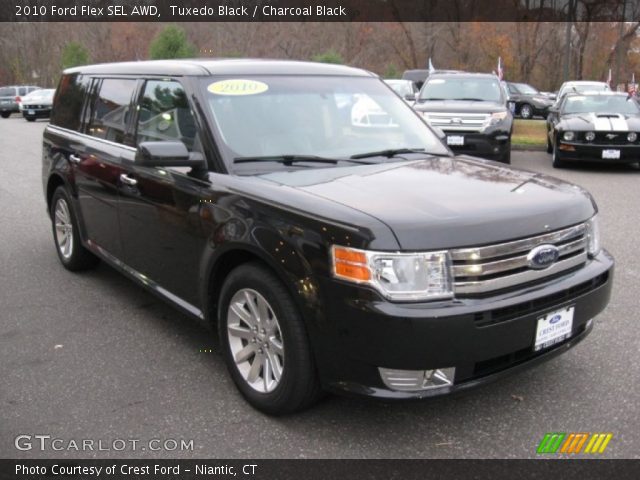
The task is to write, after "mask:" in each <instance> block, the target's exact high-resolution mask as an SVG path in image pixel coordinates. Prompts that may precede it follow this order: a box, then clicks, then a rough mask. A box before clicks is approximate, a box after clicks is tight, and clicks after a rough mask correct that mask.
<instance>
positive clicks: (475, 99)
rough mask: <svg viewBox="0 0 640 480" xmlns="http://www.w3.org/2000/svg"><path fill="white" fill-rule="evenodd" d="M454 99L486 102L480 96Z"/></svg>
mask: <svg viewBox="0 0 640 480" xmlns="http://www.w3.org/2000/svg"><path fill="white" fill-rule="evenodd" d="M454 100H459V101H461V102H486V100H484V99H482V98H455V99H454Z"/></svg>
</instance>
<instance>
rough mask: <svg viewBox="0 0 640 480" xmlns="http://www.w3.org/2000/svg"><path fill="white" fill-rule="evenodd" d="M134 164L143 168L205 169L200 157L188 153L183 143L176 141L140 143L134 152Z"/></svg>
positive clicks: (196, 154) (202, 159)
mask: <svg viewBox="0 0 640 480" xmlns="http://www.w3.org/2000/svg"><path fill="white" fill-rule="evenodd" d="M135 161H136V163H138V164H140V165H144V166H145V167H191V168H205V166H206V164H205V161H204V158H203V157H202V155H200V154H198V153H189V150H187V147H186V145H185V144H184V143H182V142H180V141H178V140H168V141H160V142H142V143H141V144H140V145H138V150H137V152H136V160H135Z"/></svg>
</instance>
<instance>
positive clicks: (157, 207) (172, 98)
mask: <svg viewBox="0 0 640 480" xmlns="http://www.w3.org/2000/svg"><path fill="white" fill-rule="evenodd" d="M136 110H137V117H136V122H135V123H136V125H135V133H136V135H135V143H136V145H137V144H139V143H140V142H148V141H163V140H180V141H182V142H183V143H184V144H185V145H186V146H187V149H188V150H189V151H190V152H196V154H197V153H200V154H201V153H202V145H201V142H200V137H199V135H198V133H197V128H196V122H195V120H194V115H193V112H192V109H191V105H190V102H189V100H188V98H187V94H186V91H185V88H184V87H183V85H182V83H181V82H180V81H179V80H169V79H162V80H159V79H148V80H147V81H146V82H145V83H144V85H143V86H142V89H141V94H140V99H139V102H138V105H137V107H136ZM131 160H133V157H131ZM122 168H123V171H122V172H123V176H122V182H121V183H120V185H119V190H120V203H119V208H120V229H121V237H122V243H123V248H124V258H125V261H126V263H127V265H129V266H130V267H131V268H133V269H134V270H136V271H137V272H138V273H140V274H142V275H144V276H145V277H147V278H148V279H150V280H152V281H153V282H154V283H155V284H156V286H159V287H161V288H162V289H163V290H165V292H164V293H165V295H166V294H167V291H168V292H169V296H170V297H172V298H173V299H174V300H175V301H177V302H178V303H180V304H182V306H183V307H184V308H186V309H187V310H190V311H192V313H194V314H196V315H198V314H199V312H198V311H197V308H196V309H194V308H193V306H194V305H198V303H199V297H198V285H199V268H200V260H201V257H202V252H203V250H204V248H205V246H206V239H205V237H204V235H203V232H202V230H201V224H200V217H199V213H200V210H201V199H202V198H203V197H204V196H205V195H206V194H207V191H208V187H209V183H208V182H207V181H206V179H198V178H195V177H194V176H193V175H190V169H189V168H156V167H144V166H141V165H138V164H136V163H135V162H133V161H132V162H126V163H124V164H123V165H122ZM175 297H179V298H177V299H176V298H175ZM180 299H182V300H186V302H188V304H189V305H185V304H184V302H181V301H180Z"/></svg>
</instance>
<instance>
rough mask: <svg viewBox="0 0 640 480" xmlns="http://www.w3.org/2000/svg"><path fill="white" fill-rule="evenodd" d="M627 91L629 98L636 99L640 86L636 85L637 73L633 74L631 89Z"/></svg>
mask: <svg viewBox="0 0 640 480" xmlns="http://www.w3.org/2000/svg"><path fill="white" fill-rule="evenodd" d="M627 91H628V92H629V96H631V97H635V96H636V95H637V94H638V86H637V85H636V74H635V73H632V74H631V83H630V84H629V87H628V88H627Z"/></svg>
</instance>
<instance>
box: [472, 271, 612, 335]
mask: <svg viewBox="0 0 640 480" xmlns="http://www.w3.org/2000/svg"><path fill="white" fill-rule="evenodd" d="M608 279H609V272H605V273H603V274H602V275H598V276H597V277H595V278H592V279H591V280H588V281H586V282H583V283H580V284H578V285H576V286H574V287H571V288H568V289H566V290H561V291H560V292H557V293H554V294H553V295H547V296H546V297H542V298H536V299H535V300H530V301H528V302H523V303H518V304H517V305H510V306H508V307H504V308H498V309H496V310H489V311H486V312H477V313H476V314H475V315H474V323H475V325H476V326H477V327H480V328H482V327H489V326H491V325H497V324H499V323H502V322H507V321H509V320H513V319H514V318H518V317H523V316H525V315H531V314H533V313H536V312H542V311H543V310H545V309H547V308H550V307H553V306H556V305H558V304H561V303H564V302H569V301H571V300H575V299H576V298H578V297H580V296H582V295H584V294H586V293H589V292H591V291H593V290H595V289H596V288H599V287H601V286H602V285H604V284H605V283H607V280H608Z"/></svg>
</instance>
